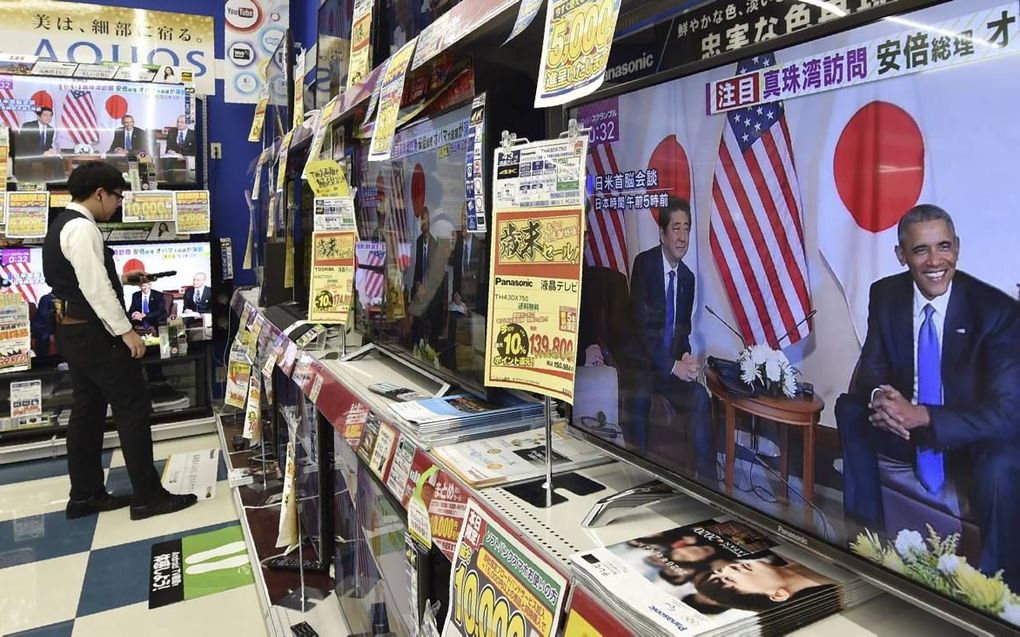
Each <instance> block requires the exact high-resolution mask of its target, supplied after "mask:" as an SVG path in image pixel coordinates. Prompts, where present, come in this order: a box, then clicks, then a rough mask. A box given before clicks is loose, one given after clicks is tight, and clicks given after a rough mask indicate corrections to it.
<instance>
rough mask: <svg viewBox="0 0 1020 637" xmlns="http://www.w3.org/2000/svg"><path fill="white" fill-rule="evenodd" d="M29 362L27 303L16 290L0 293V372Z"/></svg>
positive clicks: (30, 353) (22, 366) (29, 363)
mask: <svg viewBox="0 0 1020 637" xmlns="http://www.w3.org/2000/svg"><path fill="white" fill-rule="evenodd" d="M11 194H14V193H11ZM31 364H32V343H31V338H30V334H29V322H28V303H26V302H25V299H23V298H21V295H20V294H18V293H17V292H3V293H0V373H5V372H13V371H18V370H23V369H28V368H29V367H31Z"/></svg>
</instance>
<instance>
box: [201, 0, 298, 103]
mask: <svg viewBox="0 0 1020 637" xmlns="http://www.w3.org/2000/svg"><path fill="white" fill-rule="evenodd" d="M289 6H290V3H289V2H288V1H287V0H227V1H226V2H225V3H224V6H223V17H224V27H223V51H224V56H223V57H224V58H225V59H224V63H223V89H224V90H223V100H224V101H225V102H227V103H228V104H253V103H254V102H255V101H256V100H257V99H258V96H259V90H260V89H261V88H262V87H263V86H264V84H263V82H262V81H261V79H262V78H261V76H260V73H259V67H260V66H261V65H263V64H265V63H266V62H267V61H268V60H269V59H270V58H271V57H272V55H273V52H274V51H276V47H278V46H279V45H280V42H282V41H283V38H284V37H285V34H286V31H287V27H288V25H289V24H290V9H289ZM210 63H211V60H210ZM287 88H288V87H287V86H286V85H284V86H282V87H279V86H278V87H270V90H271V91H273V92H275V93H279V92H280V91H282V93H283V95H286V94H287Z"/></svg>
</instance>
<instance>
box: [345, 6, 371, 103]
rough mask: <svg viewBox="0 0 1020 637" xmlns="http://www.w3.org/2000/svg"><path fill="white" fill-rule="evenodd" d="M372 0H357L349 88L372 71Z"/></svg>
mask: <svg viewBox="0 0 1020 637" xmlns="http://www.w3.org/2000/svg"><path fill="white" fill-rule="evenodd" d="M372 5H373V2H372V0H355V2H354V22H353V25H354V26H353V27H352V30H351V33H352V35H351V63H350V66H349V67H348V70H347V88H351V87H352V86H354V85H356V84H361V82H362V81H363V80H364V79H365V78H366V77H368V74H369V73H370V72H371V71H372Z"/></svg>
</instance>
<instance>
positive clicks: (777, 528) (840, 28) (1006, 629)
mask: <svg viewBox="0 0 1020 637" xmlns="http://www.w3.org/2000/svg"><path fill="white" fill-rule="evenodd" d="M952 1H953V0H899V1H898V2H893V3H889V4H886V5H883V6H881V7H877V8H874V9H871V10H869V11H866V12H863V13H858V14H854V15H850V16H847V17H844V18H841V19H839V20H834V21H832V22H829V23H826V24H824V25H820V26H817V27H813V28H811V29H807V30H805V31H803V32H800V33H796V34H791V35H788V36H783V37H781V38H777V39H775V40H772V41H769V42H766V43H761V44H756V45H753V46H748V47H745V48H743V49H740V50H738V51H733V52H729V53H724V54H722V55H719V56H716V57H713V58H710V59H707V60H701V61H698V62H693V63H691V64H687V65H684V66H680V67H677V68H672V69H666V70H664V71H661V72H659V73H657V74H654V75H651V76H647V77H643V78H639V79H636V80H632V81H629V82H625V83H621V84H613V85H609V86H607V87H605V88H603V89H600V90H598V91H596V92H595V93H593V94H591V95H589V96H587V97H584V98H582V99H579V100H575V101H572V102H570V103H568V104H565V105H563V106H561V107H559V111H560V112H559V113H558V114H554V115H553V116H552V117H551V118H550V121H551V123H552V124H553V125H557V126H559V127H560V131H563V130H567V127H568V124H569V121H570V113H571V112H572V111H574V110H576V109H577V108H578V107H580V106H583V105H585V104H590V103H592V102H597V101H600V100H604V99H607V98H610V97H616V96H619V95H623V94H629V93H634V92H637V91H640V90H642V89H645V88H649V87H652V86H658V85H661V84H666V83H668V82H672V81H675V80H678V79H681V78H684V77H689V76H692V75H696V74H698V73H701V72H704V71H707V70H710V69H714V68H718V67H722V66H726V65H728V64H733V63H734V62H736V61H738V60H742V59H745V58H747V57H753V56H755V55H759V54H764V53H771V52H776V51H781V50H784V49H788V48H790V47H794V46H797V45H800V44H804V43H806V42H811V41H813V40H818V39H821V38H824V37H828V36H831V35H835V34H838V33H843V32H846V31H850V30H853V29H856V28H858V27H861V26H865V25H867V24H870V23H873V22H877V21H879V20H881V19H884V18H886V17H889V16H893V15H903V14H905V13H910V12H913V11H917V10H921V9H925V8H928V7H932V6H936V5H940V4H946V3H948V2H952ZM961 1H962V0H961ZM557 115H558V117H557ZM567 431H568V432H570V435H572V436H574V437H575V438H578V439H581V440H584V441H586V442H589V443H591V444H593V445H595V446H597V447H599V448H600V449H602V450H603V451H605V452H606V453H607V454H609V455H610V456H612V457H614V458H616V459H617V460H620V461H621V462H624V463H626V464H629V465H632V466H634V467H637V468H638V469H641V470H643V471H646V472H648V473H650V474H652V475H653V476H655V477H657V478H658V479H660V480H662V481H663V482H665V483H666V484H668V485H670V486H671V487H674V488H676V489H678V490H680V491H682V492H684V493H686V494H688V495H690V496H692V497H694V498H695V499H697V500H699V501H701V502H705V503H707V504H709V505H711V506H715V507H718V508H720V509H722V510H723V511H725V512H727V513H729V514H731V515H734V516H737V517H739V518H741V519H743V520H745V521H747V522H749V523H751V524H754V525H755V526H756V527H758V528H759V529H761V530H762V531H764V532H765V533H766V534H768V535H770V536H771V537H773V538H774V539H778V540H782V541H784V542H788V543H794V544H796V545H797V546H800V547H801V548H803V549H806V550H807V551H809V552H810V553H813V554H814V555H816V556H817V557H819V558H821V559H825V560H829V561H831V562H833V563H836V564H838V565H840V566H842V567H844V568H846V569H848V570H850V571H853V572H856V573H858V574H859V575H861V576H862V577H863V578H864V579H866V580H867V581H868V582H870V583H871V584H873V585H875V586H876V587H877V588H880V589H882V590H883V591H886V592H888V593H890V594H892V595H895V596H896V597H899V598H901V599H904V600H906V601H908V602H910V603H911V604H914V605H916V606H918V607H920V608H923V609H924V610H925V611H927V612H929V613H931V614H933V615H935V616H937V617H940V618H942V619H944V620H946V621H948V622H950V623H952V624H955V625H957V626H960V627H962V628H964V629H967V630H970V631H972V632H973V631H975V630H980V631H983V632H985V633H987V634H989V635H1002V634H1014V635H1020V628H1018V627H1016V626H1013V625H1011V624H1008V623H1006V622H1005V621H1004V620H1001V619H999V618H997V617H993V616H992V615H988V614H986V613H983V612H981V611H979V610H977V609H975V608H973V607H971V606H969V605H967V604H966V603H964V602H963V601H961V600H958V599H954V598H952V597H948V596H944V595H942V594H940V593H937V592H935V591H934V590H932V589H929V588H927V587H925V586H923V585H921V584H920V583H918V582H915V581H914V580H912V579H909V578H908V577H906V576H904V575H899V574H897V573H894V572H892V571H890V570H888V569H885V568H883V567H882V566H880V565H878V564H876V563H874V562H871V561H869V560H867V559H865V558H863V557H860V556H858V555H855V554H854V553H853V552H851V551H850V550H849V548H839V546H838V545H837V544H834V543H830V542H828V541H826V540H824V539H819V538H818V537H817V536H816V535H814V534H813V533H811V532H807V531H805V530H804V529H802V528H800V527H799V526H796V525H793V524H790V523H788V522H787V521H785V520H781V519H779V518H776V517H773V516H771V515H769V514H767V513H764V512H762V511H759V510H758V509H755V508H754V507H752V506H750V505H747V504H744V503H742V502H740V501H739V500H737V499H736V498H734V497H732V496H729V495H726V494H725V493H723V492H721V491H717V490H714V489H711V488H709V487H707V486H706V485H704V484H702V483H700V482H698V481H697V480H695V479H693V478H691V477H690V476H685V475H682V474H680V473H677V472H676V471H674V470H671V469H669V468H667V467H665V466H663V465H660V464H658V463H656V462H653V461H651V460H648V459H646V458H644V457H642V456H640V455H638V454H636V453H634V452H632V451H630V450H628V449H625V448H623V447H619V446H617V445H614V444H613V443H612V442H610V441H608V440H606V439H604V438H600V437H598V436H596V435H594V434H592V433H590V432H589V431H587V430H585V429H583V428H582V427H580V426H578V425H576V424H574V420H573V418H571V419H570V421H569V426H568V428H567Z"/></svg>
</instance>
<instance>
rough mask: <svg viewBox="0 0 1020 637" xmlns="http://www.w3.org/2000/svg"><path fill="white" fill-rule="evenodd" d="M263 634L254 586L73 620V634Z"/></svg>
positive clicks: (246, 636)
mask: <svg viewBox="0 0 1020 637" xmlns="http://www.w3.org/2000/svg"><path fill="white" fill-rule="evenodd" d="M265 634H266V628H265V622H264V621H263V618H262V610H261V607H260V606H259V601H258V596H257V594H256V592H255V586H254V585H251V586H244V587H242V588H235V589H233V590H229V591H226V592H223V593H217V594H215V595H209V596H206V597H199V598H198V599H192V600H188V601H184V602H180V603H177V604H171V605H169V606H163V607H162V608H155V609H152V610H149V604H148V602H141V603H139V604H132V605H131V606H125V607H123V608H117V609H115V610H110V611H106V612H105V613H96V614H95V615H89V616H87V617H82V618H80V619H77V620H75V622H74V632H73V633H72V635H73V637H107V636H109V635H131V636H132V637H164V636H165V637H180V636H181V635H244V637H263V636H264V635H265Z"/></svg>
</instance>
